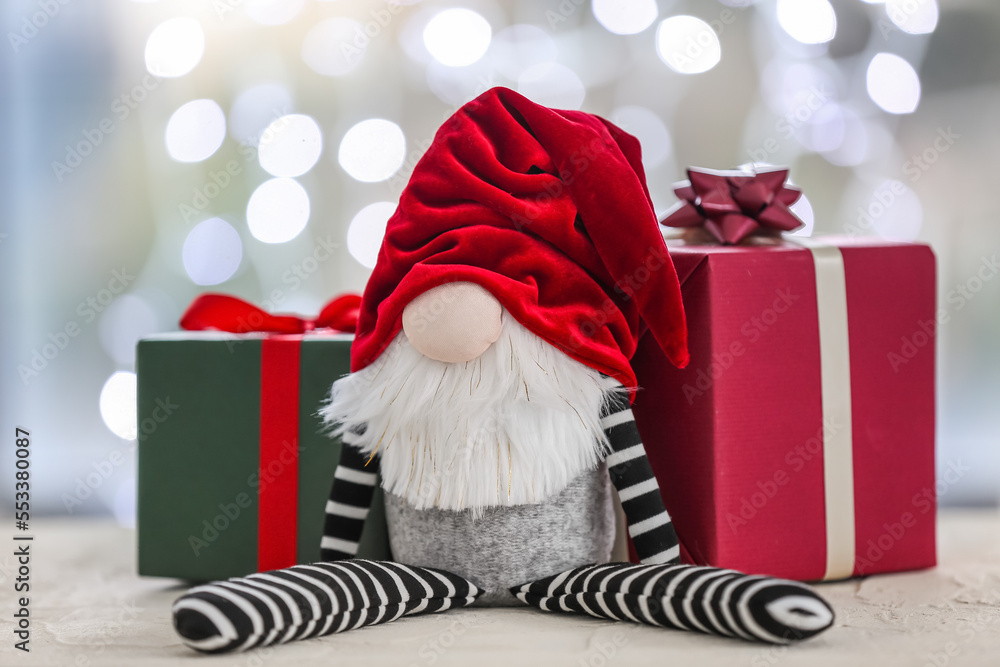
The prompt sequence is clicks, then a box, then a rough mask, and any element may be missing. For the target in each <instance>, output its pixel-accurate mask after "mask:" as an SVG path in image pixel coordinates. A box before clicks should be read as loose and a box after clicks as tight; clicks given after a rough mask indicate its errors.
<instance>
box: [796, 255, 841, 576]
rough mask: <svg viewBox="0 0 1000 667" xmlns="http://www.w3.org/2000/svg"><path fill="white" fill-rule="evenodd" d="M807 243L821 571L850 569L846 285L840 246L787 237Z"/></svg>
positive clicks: (832, 573) (835, 573) (837, 572)
mask: <svg viewBox="0 0 1000 667" xmlns="http://www.w3.org/2000/svg"><path fill="white" fill-rule="evenodd" d="M787 240H789V241H791V242H793V243H798V244H801V245H803V246H805V247H807V248H808V249H809V251H810V252H811V253H812V256H813V263H814V265H815V267H816V308H817V311H818V316H819V346H820V378H821V380H820V382H821V389H822V392H823V398H822V401H823V402H822V405H823V489H824V497H825V502H826V573H825V574H824V575H823V579H843V578H845V577H850V576H851V575H852V574H853V573H854V549H855V539H856V536H855V528H854V442H853V437H852V429H851V351H850V339H849V337H848V328H847V287H846V281H845V277H844V256H843V255H842V254H841V252H840V248H838V247H836V246H832V245H829V244H826V243H823V242H822V241H818V240H814V239H807V238H801V237H796V238H789V239H787Z"/></svg>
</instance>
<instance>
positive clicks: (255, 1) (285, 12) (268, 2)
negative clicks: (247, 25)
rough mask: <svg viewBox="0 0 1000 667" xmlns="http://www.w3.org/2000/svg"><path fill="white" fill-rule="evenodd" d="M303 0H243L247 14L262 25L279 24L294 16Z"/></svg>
mask: <svg viewBox="0 0 1000 667" xmlns="http://www.w3.org/2000/svg"><path fill="white" fill-rule="evenodd" d="M304 4H305V0H243V8H244V9H245V10H246V13H247V16H249V17H250V18H252V19H253V20H254V21H256V22H257V23H260V24H263V25H281V24H282V23H288V22H289V21H291V20H292V19H293V18H295V17H296V16H297V15H298V13H299V11H300V10H301V9H302V6H303V5H304Z"/></svg>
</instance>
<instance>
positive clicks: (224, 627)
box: [173, 560, 482, 653]
mask: <svg viewBox="0 0 1000 667" xmlns="http://www.w3.org/2000/svg"><path fill="white" fill-rule="evenodd" d="M481 593H482V591H480V590H479V589H478V588H477V587H476V586H474V585H473V584H471V583H470V582H468V581H466V580H465V579H463V578H462V577H459V576H457V575H454V574H450V573H448V572H444V571H442V570H433V569H430V568H422V567H415V566H407V565H401V564H399V563H390V562H379V561H368V560H349V561H340V562H337V563H314V564H312V565H296V566H294V567H290V568H286V569H283V570H272V571H270V572H261V573H258V574H251V575H250V576H247V577H242V578H235V579H228V580H226V581H216V582H213V583H210V584H206V585H204V586H198V587H196V588H192V589H191V590H190V591H188V592H187V594H186V595H184V596H183V597H181V598H180V599H178V600H177V602H175V603H174V607H173V620H174V628H175V629H176V631H177V633H178V634H179V635H180V636H181V638H182V640H183V642H184V643H185V644H187V645H188V646H190V647H191V648H193V649H195V650H197V651H201V652H204V653H226V652H229V651H244V650H247V649H252V648H257V647H261V646H269V645H271V644H278V643H284V642H288V641H294V640H299V639H310V638H312V637H321V636H323V635H328V634H332V633H335V632H343V631H344V630H353V629H354V628H359V627H362V626H366V625H375V624H377V623H387V622H389V621H394V620H396V619H397V618H400V617H401V616H407V615H416V614H425V613H433V612H439V611H445V610H446V609H450V608H452V607H465V606H468V605H470V604H472V602H474V601H475V599H476V598H477V597H479V595H480V594H481Z"/></svg>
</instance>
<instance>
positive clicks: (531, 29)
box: [490, 24, 559, 81]
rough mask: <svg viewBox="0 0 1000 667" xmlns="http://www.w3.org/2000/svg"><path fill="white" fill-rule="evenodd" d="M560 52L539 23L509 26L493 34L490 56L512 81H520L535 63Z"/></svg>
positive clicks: (547, 59) (499, 69)
mask: <svg viewBox="0 0 1000 667" xmlns="http://www.w3.org/2000/svg"><path fill="white" fill-rule="evenodd" d="M558 55H559V49H558V47H557V46H556V43H555V41H554V40H553V39H552V37H550V36H549V34H548V33H547V32H545V31H544V30H542V29H541V28H539V27H538V26H536V25H527V24H518V25H512V26H508V27H506V28H504V29H503V30H501V31H500V32H498V33H497V34H496V35H494V37H493V41H492V43H491V44H490V60H492V61H493V65H494V67H496V68H497V71H499V72H500V73H501V74H503V75H504V76H505V77H507V78H508V79H510V80H511V81H517V78H518V77H519V76H521V73H522V72H523V71H524V70H526V69H527V68H529V67H531V66H532V65H537V64H539V63H549V62H553V61H555V59H556V56H558Z"/></svg>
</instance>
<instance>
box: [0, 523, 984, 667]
mask: <svg viewBox="0 0 1000 667" xmlns="http://www.w3.org/2000/svg"><path fill="white" fill-rule="evenodd" d="M33 528H35V530H34V534H35V541H34V542H33V546H32V555H33V559H32V563H31V566H32V572H31V576H32V582H31V583H32V591H31V606H30V609H31V618H32V624H31V628H32V635H31V644H30V646H31V654H30V656H28V655H25V654H23V653H22V652H20V651H17V650H15V649H14V648H13V644H14V641H15V639H14V638H13V634H12V633H13V629H14V623H13V621H12V613H13V611H14V607H15V600H14V593H13V585H14V578H15V577H16V576H17V574H16V564H15V559H14V557H13V555H12V551H13V549H4V550H3V555H0V590H2V591H3V594H2V595H0V600H2V601H3V603H2V610H0V611H2V614H0V637H2V638H3V639H2V645H0V664H2V665H5V666H6V665H22V664H23V665H60V666H64V665H65V666H70V665H72V666H76V667H89V666H92V665H97V666H100V665H130V666H131V665H175V664H178V663H182V662H188V661H190V663H191V664H194V661H196V660H200V661H201V663H200V664H202V665H212V667H216V666H218V667H223V666H228V665H241V666H245V667H257V666H264V665H267V666H273V667H279V666H281V665H293V664H294V665H299V666H301V665H312V664H316V665H323V664H326V665H379V666H380V667H382V666H394V665H399V666H401V667H408V666H411V665H415V666H428V667H429V666H430V665H438V666H448V665H461V666H462V667H469V666H470V665H472V666H473V667H487V666H489V665H503V666H504V667H509V666H511V665H545V666H546V667H550V666H551V667H556V666H559V665H573V666H574V667H577V666H588V665H591V666H593V667H603V666H604V665H629V666H633V665H647V664H649V665H654V664H655V665H678V666H680V665H697V666H699V667H700V666H703V665H713V664H720V665H751V666H752V667H769V666H771V665H782V666H785V665H787V666H792V665H810V666H811V667H815V666H824V665H845V666H850V667H863V666H864V665H876V664H877V665H906V666H910V665H916V666H922V665H936V666H937V667H945V666H946V665H990V666H991V667H996V666H1000V513H997V512H994V511H989V512H985V511H981V512H943V513H942V514H941V516H940V518H939V531H940V532H939V539H940V543H939V547H938V553H939V558H940V565H939V566H938V567H937V568H936V569H933V570H927V571H922V572H911V573H904V574H894V575H878V576H872V577H869V578H866V579H858V580H851V581H847V582H842V583H835V584H827V585H822V586H820V590H821V592H822V593H823V594H824V595H825V596H826V597H827V599H828V600H829V601H830V602H831V603H832V604H833V606H834V608H835V609H836V612H837V622H836V625H835V626H834V627H833V628H832V629H830V630H829V631H828V632H827V633H826V634H824V635H822V636H821V637H819V638H818V639H814V640H812V641H809V642H807V643H805V644H802V645H799V646H795V647H792V648H781V647H778V648H775V647H767V646H761V645H755V644H748V643H745V642H742V641H736V640H726V639H720V638H716V637H709V636H704V635H696V634H693V633H685V632H676V631H670V630H662V629H656V628H648V627H638V626H632V625H626V624H618V623H612V622H608V621H599V620H596V619H591V618H585V617H578V616H571V615H561V614H543V613H542V612H539V611H535V610H531V609H472V610H457V611H453V612H451V613H447V614H443V615H436V616H424V617H416V618H410V619H403V620H401V621H399V622H396V623H391V624H389V625H380V626H375V627H371V628H365V629H362V630H357V631H354V632H349V633H345V634H342V635H335V636H331V637H325V638H321V639H315V640H310V641H306V642H300V643H296V644H291V645H284V646H280V647H277V648H274V649H263V650H261V651H255V652H252V653H246V654H238V655H230V656H218V657H205V656H200V655H197V654H195V653H194V652H192V651H190V650H189V649H187V648H186V647H184V646H183V645H181V643H180V642H179V641H178V639H177V637H176V636H175V635H174V633H173V631H172V629H171V627H170V612H169V610H170V604H171V602H172V601H173V600H174V598H176V597H177V596H178V595H179V594H180V592H181V591H183V590H184V586H183V585H182V584H181V583H180V582H178V581H174V580H168V579H152V578H140V577H138V576H136V575H135V546H134V543H135V535H134V533H133V532H132V531H130V530H126V529H122V528H118V527H116V526H115V525H114V524H112V523H111V522H108V521H94V520H84V519H78V520H72V521H70V520H58V521H56V520H49V521H44V520H43V521H34V522H33ZM8 539H9V538H8Z"/></svg>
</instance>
